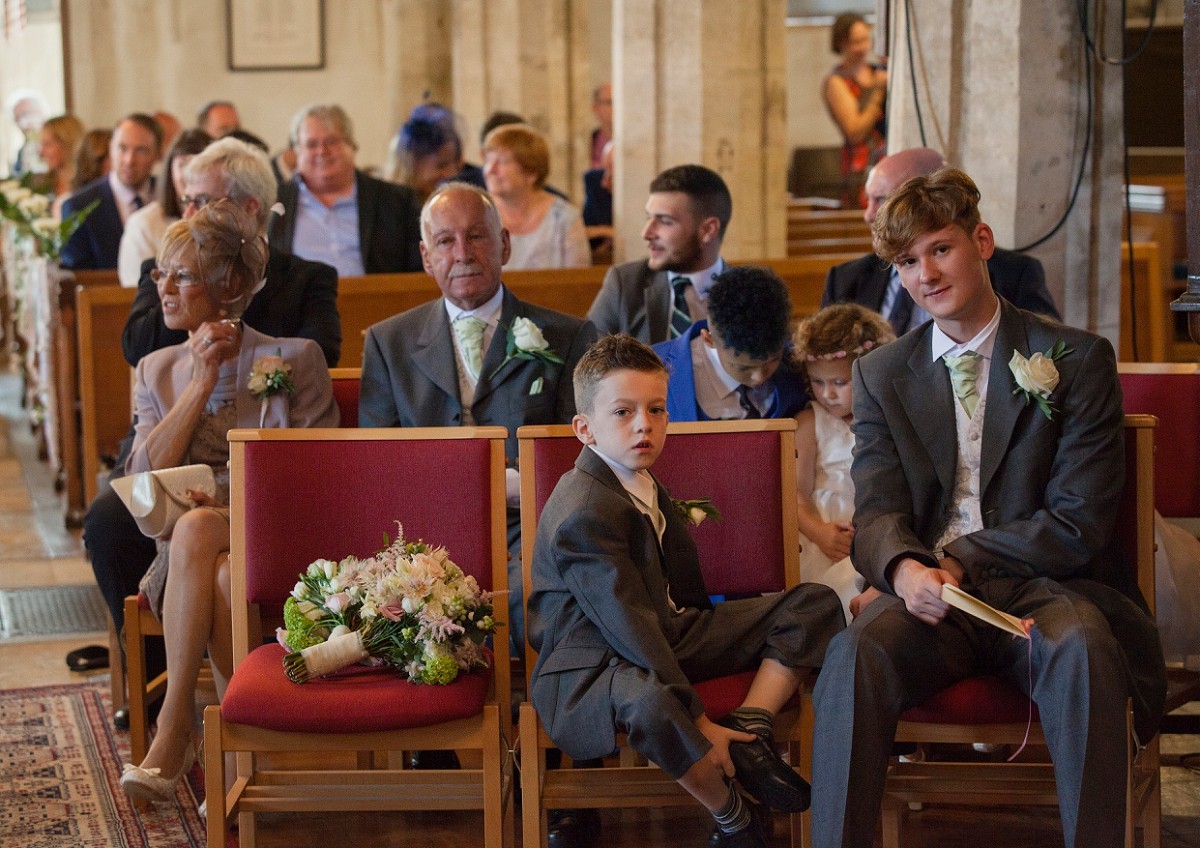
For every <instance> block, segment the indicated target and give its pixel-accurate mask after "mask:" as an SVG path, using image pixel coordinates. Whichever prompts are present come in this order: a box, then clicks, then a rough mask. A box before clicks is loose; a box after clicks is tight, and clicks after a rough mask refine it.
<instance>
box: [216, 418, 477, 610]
mask: <svg viewBox="0 0 1200 848" xmlns="http://www.w3.org/2000/svg"><path fill="white" fill-rule="evenodd" d="M490 470H491V445H490V443H489V442H488V441H487V440H486V439H469V440H463V439H422V440H412V441H402V440H379V441H375V440H329V441H294V442H289V441H263V442H248V443H247V444H246V446H245V509H246V527H247V528H249V531H248V533H247V537H248V538H247V540H246V584H247V585H246V596H247V600H248V601H250V602H251V603H259V604H263V605H264V606H265V607H267V608H268V609H271V608H277V607H279V606H281V605H282V603H283V601H284V600H285V599H286V598H287V595H288V593H289V592H290V591H291V589H292V587H293V586H294V585H295V583H296V576H297V575H298V574H299V573H300V572H301V571H302V570H303V569H305V568H306V567H307V566H308V564H309V563H310V562H312V561H313V560H315V559H320V558H326V559H332V560H335V561H336V560H340V559H342V558H343V557H345V556H348V555H351V554H353V555H355V556H359V557H365V556H369V555H370V554H373V553H374V552H376V551H378V550H380V549H381V548H382V547H384V534H385V533H386V534H387V535H388V537H389V538H391V539H395V538H396V532H397V530H396V522H397V521H400V522H401V523H402V524H403V526H404V535H405V537H406V538H408V539H410V540H415V539H423V540H424V541H426V542H428V543H430V544H432V545H440V546H444V547H445V548H446V550H447V552H448V553H449V555H450V559H452V560H453V561H454V562H455V563H457V564H458V566H459V567H460V568H462V569H463V571H465V572H466V573H468V574H472V575H474V577H475V579H476V580H478V581H479V585H480V586H481V587H482V588H484V589H491V588H492V547H491V545H492V535H491V534H492V527H491V508H490V497H491V490H490V477H489V474H490ZM237 496H238V495H237V493H236V492H234V493H233V497H235V498H236V497H237ZM235 508H236V504H235Z"/></svg>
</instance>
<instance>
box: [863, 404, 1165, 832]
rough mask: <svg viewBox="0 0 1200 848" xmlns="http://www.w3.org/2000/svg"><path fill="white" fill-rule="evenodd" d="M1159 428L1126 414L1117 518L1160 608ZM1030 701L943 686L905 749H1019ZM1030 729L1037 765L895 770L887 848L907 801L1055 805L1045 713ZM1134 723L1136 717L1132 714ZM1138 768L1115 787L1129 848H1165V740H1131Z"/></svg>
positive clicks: (997, 683)
mask: <svg viewBox="0 0 1200 848" xmlns="http://www.w3.org/2000/svg"><path fill="white" fill-rule="evenodd" d="M1154 426H1155V420H1154V418H1153V417H1152V416H1149V415H1126V416H1125V475H1126V476H1125V489H1124V492H1123V495H1122V503H1121V508H1120V510H1119V513H1118V515H1119V517H1118V528H1117V534H1118V541H1119V544H1120V545H1121V546H1122V549H1123V551H1124V554H1125V560H1126V562H1128V563H1130V564H1131V567H1133V566H1136V568H1137V576H1138V586H1139V587H1140V588H1141V590H1142V593H1143V594H1144V595H1145V596H1146V599H1147V601H1148V602H1149V604H1150V608H1151V611H1153V609H1154V501H1153V487H1154V466H1153V464H1152V460H1153V453H1154ZM1030 707H1031V704H1030V701H1029V699H1028V698H1026V697H1025V695H1024V693H1022V692H1021V691H1020V690H1018V689H1016V688H1015V687H1013V686H1012V685H1011V684H1009V683H1007V682H1005V681H1003V680H1001V679H1000V678H998V677H975V678H969V679H967V680H963V681H960V682H959V683H956V684H954V685H953V686H950V687H948V688H947V689H944V690H943V691H942V692H940V693H938V694H937V695H935V696H934V697H933V698H931V699H929V700H928V701H926V702H925V703H924V704H921V705H920V706H918V707H915V708H913V709H911V710H909V711H908V712H906V713H904V714H903V715H902V716H901V717H900V724H899V727H898V728H897V730H896V740H897V741H898V742H916V743H957V744H963V745H970V744H971V743H974V742H989V743H994V744H1006V745H1011V746H1017V745H1020V744H1021V741H1022V739H1023V738H1024V737H1025V731H1026V725H1027V721H1028V717H1029V711H1030ZM1033 717H1034V723H1033V727H1032V730H1031V732H1030V741H1029V745H1030V749H1029V750H1030V753H1031V754H1033V753H1036V754H1037V755H1038V756H1037V758H1036V761H1034V762H1029V761H1028V760H1029V759H1030V757H1027V756H1025V754H1023V755H1022V757H1021V762H1015V763H1007V762H1001V763H995V762H986V763H985V762H946V761H938V762H920V763H903V762H897V763H893V764H892V765H891V767H890V769H889V772H888V776H887V782H886V784H885V789H884V792H885V798H884V811H883V845H884V848H899V846H900V838H901V829H902V826H903V823H904V817H905V815H906V813H907V811H908V804H910V803H914V802H921V803H935V802H942V803H947V804H956V805H957V804H968V805H983V806H994V805H997V804H1017V805H1030V804H1039V805H1056V804H1057V803H1058V798H1057V795H1056V794H1055V788H1054V775H1053V772H1052V767H1051V765H1050V763H1049V757H1048V756H1047V755H1046V752H1045V744H1046V741H1045V737H1044V736H1043V735H1042V729H1041V725H1040V724H1038V721H1037V719H1038V716H1037V710H1036V708H1034V711H1033ZM1130 720H1132V715H1130ZM1129 737H1130V741H1129V767H1128V769H1127V772H1126V774H1124V775H1119V774H1116V775H1113V779H1114V780H1124V781H1125V784H1126V836H1125V844H1126V846H1127V848H1133V846H1134V832H1135V829H1138V830H1141V832H1142V839H1143V841H1142V843H1141V844H1143V845H1144V846H1145V848H1156V846H1158V844H1159V817H1160V812H1161V804H1160V786H1159V776H1158V764H1159V755H1158V738H1157V737H1155V738H1154V739H1152V740H1151V741H1150V743H1149V744H1148V745H1147V746H1146V747H1145V748H1143V749H1142V750H1141V751H1140V752H1139V751H1138V750H1137V749H1136V746H1135V744H1134V742H1133V734H1132V729H1131V731H1130V734H1129Z"/></svg>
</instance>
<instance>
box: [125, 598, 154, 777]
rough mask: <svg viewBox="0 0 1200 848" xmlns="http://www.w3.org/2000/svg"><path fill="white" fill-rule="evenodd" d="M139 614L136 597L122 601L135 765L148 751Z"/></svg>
mask: <svg viewBox="0 0 1200 848" xmlns="http://www.w3.org/2000/svg"><path fill="white" fill-rule="evenodd" d="M141 616H142V612H141V609H140V608H139V607H138V602H137V597H136V596H133V595H130V596H129V597H127V598H126V599H125V659H126V661H127V662H128V667H127V668H126V674H127V676H128V678H129V750H130V759H131V760H132V762H133V763H134V764H135V765H136V764H138V763H140V762H141V761H142V760H144V759H145V758H146V751H148V750H149V748H150V727H149V720H148V718H147V714H146V710H147V708H148V706H149V705H148V704H147V701H146V651H145V641H144V637H143V633H142V626H141V621H142V617H141Z"/></svg>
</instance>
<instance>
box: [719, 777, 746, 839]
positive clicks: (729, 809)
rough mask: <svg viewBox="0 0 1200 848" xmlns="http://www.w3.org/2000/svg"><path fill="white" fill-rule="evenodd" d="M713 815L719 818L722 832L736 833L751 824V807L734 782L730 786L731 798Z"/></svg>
mask: <svg viewBox="0 0 1200 848" xmlns="http://www.w3.org/2000/svg"><path fill="white" fill-rule="evenodd" d="M712 817H713V818H714V819H716V820H717V827H719V828H721V832H722V833H736V832H737V831H739V830H742V829H744V828H746V827H749V826H750V808H749V807H748V806H747V805H746V802H745V800H744V799H743V798H742V796H741V795H740V794H739V793H738V791H737V790H736V789H734V788H733V785H732V784H731V785H730V787H729V800H728V801H726V802H725V806H724V807H722V808H721V809H719V810H717V811H716V812H715V813H713V814H712Z"/></svg>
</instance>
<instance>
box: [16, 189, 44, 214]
mask: <svg viewBox="0 0 1200 848" xmlns="http://www.w3.org/2000/svg"><path fill="white" fill-rule="evenodd" d="M17 206H18V207H20V209H21V211H22V212H24V213H25V214H26V215H29V216H30V217H32V218H40V217H42V216H43V215H44V214H46V210H47V209H49V208H50V198H48V197H46V195H44V194H29V195H26V196H25V197H23V198H21V200H20V202H18V203H17Z"/></svg>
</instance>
